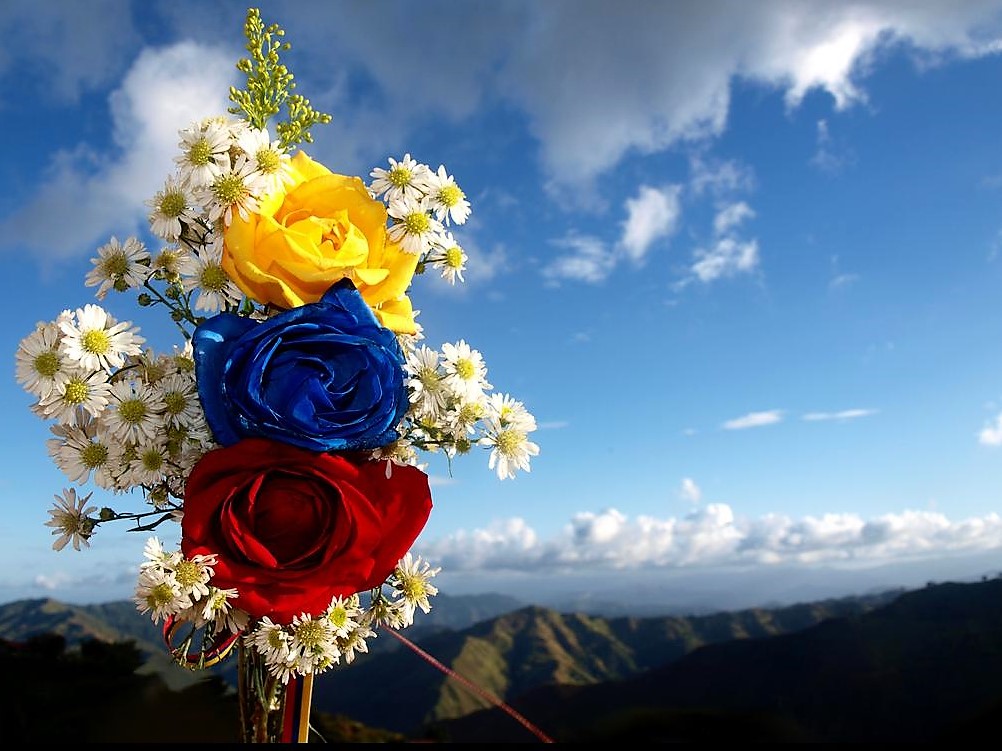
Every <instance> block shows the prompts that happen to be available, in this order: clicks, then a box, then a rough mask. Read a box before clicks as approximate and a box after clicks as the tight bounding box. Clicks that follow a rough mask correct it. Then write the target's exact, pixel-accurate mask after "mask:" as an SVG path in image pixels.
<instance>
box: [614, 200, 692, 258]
mask: <svg viewBox="0 0 1002 751" xmlns="http://www.w3.org/2000/svg"><path fill="white" fill-rule="evenodd" d="M681 192H682V186H681V185H668V186H666V187H664V188H653V187H651V186H649V185H641V186H640V189H639V191H638V192H637V195H636V197H635V198H629V199H627V201H626V214H627V216H626V221H625V222H624V224H623V235H622V238H621V239H620V246H621V247H622V248H623V250H624V251H625V252H626V256H627V257H628V258H630V259H631V260H633V261H640V260H642V259H643V258H644V256H646V255H647V251H648V250H649V249H650V247H651V244H652V243H654V242H655V241H656V240H660V239H662V238H665V237H671V236H672V235H673V234H674V233H675V230H676V227H677V226H678V220H679V216H680V214H681V213H682V209H681V206H680V204H679V194H680V193H681Z"/></svg>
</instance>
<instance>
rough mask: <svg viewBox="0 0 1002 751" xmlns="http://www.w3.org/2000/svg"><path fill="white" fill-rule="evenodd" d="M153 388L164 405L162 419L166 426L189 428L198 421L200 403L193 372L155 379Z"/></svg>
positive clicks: (200, 412) (200, 408)
mask: <svg viewBox="0 0 1002 751" xmlns="http://www.w3.org/2000/svg"><path fill="white" fill-rule="evenodd" d="M148 380H149V379H147V381H148ZM154 389H155V391H156V392H157V396H158V398H159V400H160V401H161V402H162V403H163V405H164V411H163V420H164V424H165V425H166V426H167V428H177V427H186V428H191V427H194V426H195V425H196V424H197V423H198V419H199V417H200V415H201V414H202V403H201V402H200V401H199V399H198V387H197V386H196V384H195V377H194V373H192V374H191V375H188V374H182V373H172V374H171V375H168V376H165V377H163V378H162V379H160V380H159V381H157V382H156V385H155V386H154Z"/></svg>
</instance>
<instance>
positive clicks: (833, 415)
mask: <svg viewBox="0 0 1002 751" xmlns="http://www.w3.org/2000/svg"><path fill="white" fill-rule="evenodd" d="M876 413H877V410H875V409H843V410H841V411H839V412H807V413H806V414H805V415H804V417H803V419H805V420H809V421H822V420H854V419H856V418H857V417H868V416H869V415H873V414H876Z"/></svg>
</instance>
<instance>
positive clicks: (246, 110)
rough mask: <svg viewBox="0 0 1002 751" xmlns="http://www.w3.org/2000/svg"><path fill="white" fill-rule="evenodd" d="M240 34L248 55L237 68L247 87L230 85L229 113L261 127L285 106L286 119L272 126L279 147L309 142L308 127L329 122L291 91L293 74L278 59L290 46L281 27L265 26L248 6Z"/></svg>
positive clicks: (327, 118) (324, 115)
mask: <svg viewBox="0 0 1002 751" xmlns="http://www.w3.org/2000/svg"><path fill="white" fill-rule="evenodd" d="M244 36H246V37H247V51H248V52H249V53H250V57H249V58H242V59H241V60H239V61H238V62H237V70H239V71H240V72H241V73H243V74H245V75H246V76H247V86H246V88H245V89H237V88H236V87H235V86H231V87H230V101H231V102H233V103H234V105H235V106H233V107H230V108H229V112H230V113H232V114H234V115H238V114H241V113H243V115H244V117H245V119H246V120H247V122H248V123H250V124H251V125H252V126H254V127H255V128H261V129H264V128H266V127H267V125H268V121H269V120H270V119H271V118H273V117H275V116H276V115H277V114H278V113H279V112H280V111H281V109H282V106H283V105H285V106H286V108H287V110H288V118H287V119H286V120H284V121H280V122H278V123H276V125H275V132H276V133H277V135H278V137H279V141H280V143H281V145H282V147H283V148H286V149H288V148H290V147H292V146H295V145H296V144H298V143H302V142H304V141H305V142H306V143H312V142H313V137H312V136H311V135H310V128H311V127H312V126H313V125H316V124H317V123H329V122H330V121H331V116H330V115H328V114H326V113H323V112H318V111H317V110H315V109H313V107H312V106H311V105H310V100H309V99H306V98H305V97H303V96H301V95H300V94H293V93H292V90H293V89H295V88H296V83H295V81H294V80H293V79H294V76H293V75H292V72H291V71H289V69H288V68H287V67H286V66H285V65H283V64H282V63H281V62H280V61H279V53H280V52H286V51H288V50H289V49H291V46H292V45H290V44H289V43H288V42H283V41H281V37H283V36H285V30H284V29H282V28H281V27H280V26H279V25H278V24H274V23H273V24H270V25H268V26H267V27H266V26H265V25H264V22H263V21H262V20H261V12H260V10H258V9H257V8H248V10H247V21H246V22H245V23H244Z"/></svg>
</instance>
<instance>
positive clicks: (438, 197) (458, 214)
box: [427, 164, 470, 224]
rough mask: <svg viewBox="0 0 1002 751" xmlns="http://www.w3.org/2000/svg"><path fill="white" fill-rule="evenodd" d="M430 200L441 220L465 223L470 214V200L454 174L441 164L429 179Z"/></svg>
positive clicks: (447, 222) (433, 209) (448, 222)
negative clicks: (449, 172)
mask: <svg viewBox="0 0 1002 751" xmlns="http://www.w3.org/2000/svg"><path fill="white" fill-rule="evenodd" d="M427 192H428V201H429V203H430V205H431V209H432V211H434V212H435V216H436V217H437V218H438V220H439V221H440V222H444V223H445V224H450V223H455V224H463V223H464V222H465V221H466V220H467V218H469V216H470V202H469V201H467V200H466V194H465V193H464V192H463V191H462V190H460V188H459V186H458V185H456V181H455V179H454V178H453V177H452V175H450V174H448V173H447V172H446V171H445V165H444V164H442V165H439V167H438V172H433V173H431V175H430V177H429V179H428V191H427Z"/></svg>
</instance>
